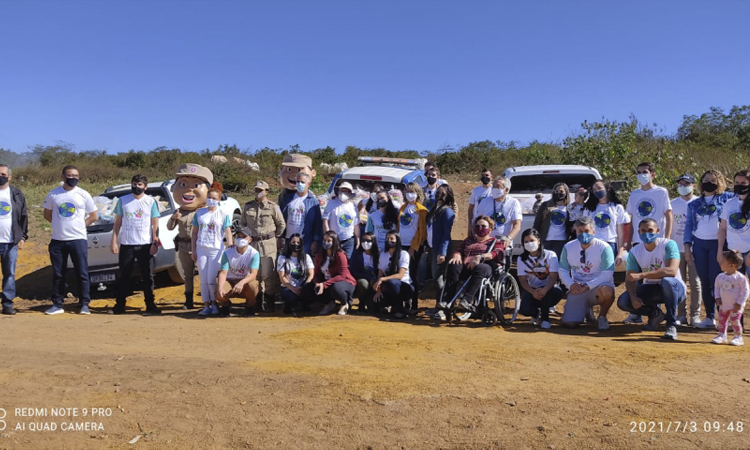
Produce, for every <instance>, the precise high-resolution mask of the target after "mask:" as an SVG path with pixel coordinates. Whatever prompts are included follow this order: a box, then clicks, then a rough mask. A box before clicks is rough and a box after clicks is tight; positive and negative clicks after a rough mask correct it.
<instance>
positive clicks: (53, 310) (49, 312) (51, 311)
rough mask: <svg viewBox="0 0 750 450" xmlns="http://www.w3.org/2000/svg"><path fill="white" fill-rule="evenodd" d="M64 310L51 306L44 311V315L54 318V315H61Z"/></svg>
mask: <svg viewBox="0 0 750 450" xmlns="http://www.w3.org/2000/svg"><path fill="white" fill-rule="evenodd" d="M64 312H65V310H64V309H62V308H61V307H59V306H53V307H52V308H50V309H48V310H47V311H44V314H47V315H48V316H54V315H55V314H62V313H64Z"/></svg>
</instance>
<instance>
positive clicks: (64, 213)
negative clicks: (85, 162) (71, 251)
mask: <svg viewBox="0 0 750 450" xmlns="http://www.w3.org/2000/svg"><path fill="white" fill-rule="evenodd" d="M44 209H49V210H51V211H52V239H54V240H56V241H73V240H78V239H86V216H87V215H89V214H91V213H93V212H96V211H98V210H97V208H96V205H95V204H94V199H92V198H91V195H90V194H89V193H88V192H86V191H85V190H83V189H81V188H79V187H78V186H76V187H74V188H73V189H71V190H69V191H66V190H65V188H64V187H62V186H60V187H56V188H54V189H52V190H51V191H49V194H47V198H45V199H44Z"/></svg>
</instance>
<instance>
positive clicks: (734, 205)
mask: <svg viewBox="0 0 750 450" xmlns="http://www.w3.org/2000/svg"><path fill="white" fill-rule="evenodd" d="M721 220H725V221H726V222H727V246H728V247H729V249H730V250H737V251H738V252H741V253H747V252H750V220H748V219H747V218H746V217H745V216H744V215H743V214H742V200H740V198H739V197H732V198H731V199H729V200H728V201H727V202H726V203H725V204H724V209H722V210H721Z"/></svg>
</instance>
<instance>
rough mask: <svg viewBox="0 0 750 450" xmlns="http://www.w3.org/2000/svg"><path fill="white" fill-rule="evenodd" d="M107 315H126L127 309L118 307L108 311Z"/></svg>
mask: <svg viewBox="0 0 750 450" xmlns="http://www.w3.org/2000/svg"><path fill="white" fill-rule="evenodd" d="M107 314H114V315H120V314H125V307H122V308H120V307H118V306H115V307H114V308H112V309H110V310H109V311H107Z"/></svg>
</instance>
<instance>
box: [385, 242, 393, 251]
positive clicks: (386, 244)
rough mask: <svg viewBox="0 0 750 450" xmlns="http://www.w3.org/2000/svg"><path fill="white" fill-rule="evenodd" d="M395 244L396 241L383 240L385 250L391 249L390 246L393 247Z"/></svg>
mask: <svg viewBox="0 0 750 450" xmlns="http://www.w3.org/2000/svg"><path fill="white" fill-rule="evenodd" d="M395 246H396V243H395V242H392V241H385V249H386V250H390V249H392V248H393V247H395Z"/></svg>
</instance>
